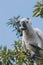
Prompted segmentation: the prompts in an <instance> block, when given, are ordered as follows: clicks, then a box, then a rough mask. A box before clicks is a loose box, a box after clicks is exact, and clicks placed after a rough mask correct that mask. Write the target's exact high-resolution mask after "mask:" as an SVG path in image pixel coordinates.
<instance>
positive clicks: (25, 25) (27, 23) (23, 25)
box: [20, 18, 31, 30]
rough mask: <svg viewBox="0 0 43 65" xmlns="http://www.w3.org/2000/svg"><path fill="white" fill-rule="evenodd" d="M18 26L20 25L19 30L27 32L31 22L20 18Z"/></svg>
mask: <svg viewBox="0 0 43 65" xmlns="http://www.w3.org/2000/svg"><path fill="white" fill-rule="evenodd" d="M20 24H21V27H20V29H21V30H27V29H28V27H29V26H30V25H31V22H30V19H29V18H22V19H21V20H20Z"/></svg>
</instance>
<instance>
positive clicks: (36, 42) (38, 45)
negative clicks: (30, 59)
mask: <svg viewBox="0 0 43 65" xmlns="http://www.w3.org/2000/svg"><path fill="white" fill-rule="evenodd" d="M20 24H21V27H20V29H21V30H22V32H23V36H22V46H23V47H24V46H26V48H27V49H28V50H29V51H30V53H31V56H34V54H35V51H37V50H39V53H40V55H41V56H42V57H43V33H42V32H41V31H40V29H38V28H33V27H32V24H31V22H30V19H29V18H22V19H21V20H20Z"/></svg>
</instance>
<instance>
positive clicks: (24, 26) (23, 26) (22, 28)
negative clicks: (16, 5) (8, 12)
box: [20, 22, 27, 30]
mask: <svg viewBox="0 0 43 65" xmlns="http://www.w3.org/2000/svg"><path fill="white" fill-rule="evenodd" d="M26 29H27V26H26V24H25V22H22V23H21V27H20V30H26Z"/></svg>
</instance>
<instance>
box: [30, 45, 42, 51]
mask: <svg viewBox="0 0 43 65" xmlns="http://www.w3.org/2000/svg"><path fill="white" fill-rule="evenodd" d="M29 45H30V46H31V47H33V48H34V49H38V50H43V49H42V48H40V47H39V46H36V45H34V44H29Z"/></svg>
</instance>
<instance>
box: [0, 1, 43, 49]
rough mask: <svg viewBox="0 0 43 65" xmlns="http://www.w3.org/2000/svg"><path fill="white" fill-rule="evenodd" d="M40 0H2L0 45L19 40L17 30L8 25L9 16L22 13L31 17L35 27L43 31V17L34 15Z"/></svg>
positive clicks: (0, 3) (0, 4) (0, 8)
mask: <svg viewBox="0 0 43 65" xmlns="http://www.w3.org/2000/svg"><path fill="white" fill-rule="evenodd" d="M37 1H39V0H0V45H3V46H4V45H7V46H8V48H10V45H11V44H12V43H13V42H14V40H17V37H16V34H15V33H16V32H12V29H11V28H9V27H8V26H7V24H6V23H7V22H8V21H9V20H8V19H9V18H12V17H13V16H18V15H20V16H21V17H29V18H30V19H31V22H32V24H33V27H38V28H40V29H41V30H42V31H43V19H41V18H39V17H38V18H36V17H34V18H33V17H32V14H33V12H32V11H33V9H34V8H33V7H34V5H35V4H36V2H37Z"/></svg>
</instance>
